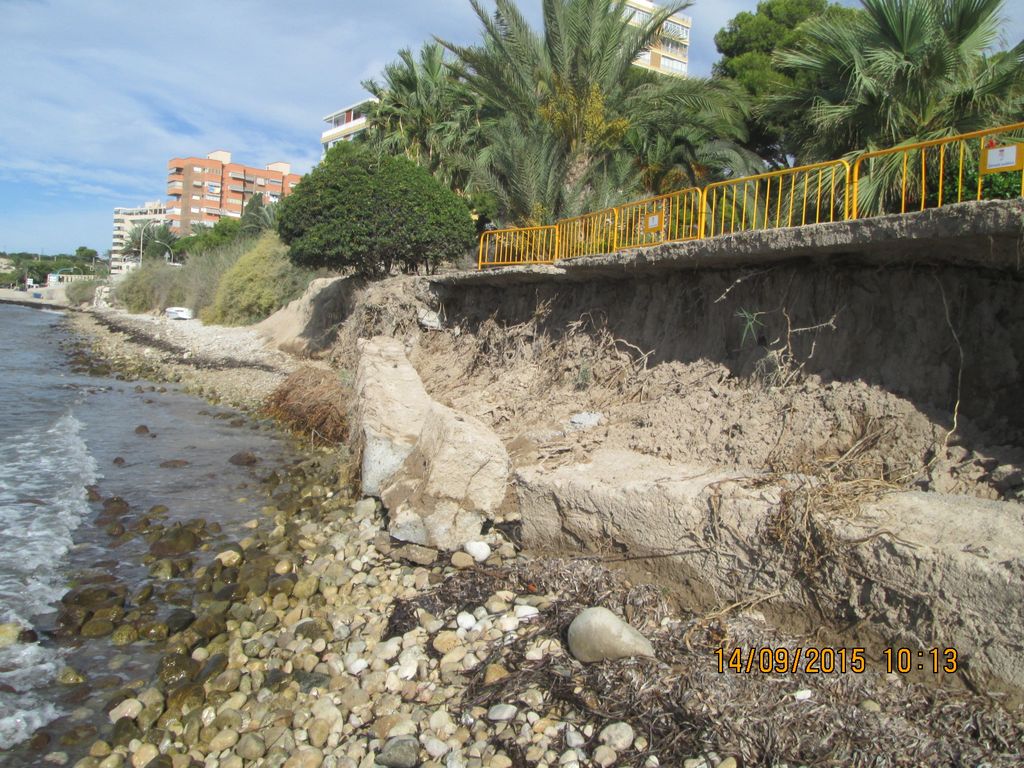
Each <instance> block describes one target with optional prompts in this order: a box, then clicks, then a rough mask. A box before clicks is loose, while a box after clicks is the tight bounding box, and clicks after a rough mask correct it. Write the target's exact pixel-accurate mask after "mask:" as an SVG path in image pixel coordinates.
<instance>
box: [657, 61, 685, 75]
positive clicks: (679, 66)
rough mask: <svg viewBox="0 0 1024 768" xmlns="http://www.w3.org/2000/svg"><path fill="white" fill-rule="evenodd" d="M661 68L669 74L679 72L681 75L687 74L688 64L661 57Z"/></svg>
mask: <svg viewBox="0 0 1024 768" xmlns="http://www.w3.org/2000/svg"><path fill="white" fill-rule="evenodd" d="M661 68H662V69H664V70H666V71H668V72H677V73H679V74H680V75H685V74H686V62H685V61H679V59H673V58H669V57H668V56H662V57H661Z"/></svg>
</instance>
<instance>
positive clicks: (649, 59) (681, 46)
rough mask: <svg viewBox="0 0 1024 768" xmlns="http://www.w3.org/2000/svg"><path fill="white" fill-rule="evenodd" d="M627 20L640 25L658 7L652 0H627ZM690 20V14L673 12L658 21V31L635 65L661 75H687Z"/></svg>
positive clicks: (658, 8) (658, 9)
mask: <svg viewBox="0 0 1024 768" xmlns="http://www.w3.org/2000/svg"><path fill="white" fill-rule="evenodd" d="M626 6H627V8H626V13H627V14H628V15H629V22H630V24H633V25H634V26H640V25H641V24H645V23H646V22H647V21H649V20H650V18H651V16H652V15H653V14H655V13H657V12H658V11H660V10H661V6H659V5H658V4H657V3H653V2H651V0H626ZM692 26H693V21H692V20H691V19H690V17H689V16H684V15H683V14H681V13H675V14H673V15H671V16H669V17H668V19H667V20H666V21H665V23H664V24H662V25H661V32H660V33H659V35H658V36H657V37H656V38H655V39H654V41H653V43H652V45H651V48H650V50H648V51H644V52H643V53H642V54H640V56H639V57H637V60H636V62H634V63H635V64H636V65H637V66H638V67H643V68H644V69H650V70H652V71H654V72H659V73H661V74H663V75H675V76H676V77H686V69H687V66H688V65H689V52H690V28H691V27H692Z"/></svg>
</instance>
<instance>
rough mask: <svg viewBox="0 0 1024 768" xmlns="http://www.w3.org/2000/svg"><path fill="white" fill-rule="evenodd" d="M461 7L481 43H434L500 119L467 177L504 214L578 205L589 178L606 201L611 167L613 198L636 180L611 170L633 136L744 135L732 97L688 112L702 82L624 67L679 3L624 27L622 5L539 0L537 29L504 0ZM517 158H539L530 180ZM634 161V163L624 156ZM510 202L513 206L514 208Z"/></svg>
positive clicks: (540, 214)
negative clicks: (468, 11)
mask: <svg viewBox="0 0 1024 768" xmlns="http://www.w3.org/2000/svg"><path fill="white" fill-rule="evenodd" d="M470 3H471V5H472V6H473V9H474V11H475V12H476V14H477V16H478V17H479V18H480V21H481V23H482V24H483V38H484V39H483V42H482V43H481V44H480V45H476V46H458V45H454V44H452V43H449V42H444V41H441V43H442V45H444V46H445V47H446V48H447V49H448V50H450V51H451V52H452V53H454V54H455V56H456V61H455V62H454V63H453V65H452V66H453V68H454V69H455V70H456V71H457V72H458V73H459V75H460V76H461V78H462V79H463V80H464V81H465V82H466V83H467V84H468V86H469V87H470V88H472V89H473V90H474V91H475V92H476V93H477V94H479V96H480V97H481V99H482V100H483V101H484V103H485V104H486V105H488V106H490V107H491V108H493V109H495V110H497V111H499V112H500V113H501V114H502V115H504V117H503V118H502V119H501V125H500V127H497V128H492V129H490V130H489V131H487V132H485V136H487V137H491V138H492V139H493V137H494V136H495V135H496V134H494V131H495V130H496V131H497V132H498V133H497V135H499V136H501V137H502V138H501V139H500V144H499V145H497V146H492V147H490V150H491V151H489V152H485V153H482V154H483V156H482V157H478V158H476V159H475V162H474V166H475V168H476V172H475V173H473V174H472V175H471V180H475V182H476V183H478V184H479V183H481V179H486V180H488V183H487V184H483V186H484V187H486V188H488V189H489V190H490V191H491V192H492V193H494V194H495V196H496V197H497V198H498V199H499V201H501V202H503V203H507V204H510V205H511V207H509V208H507V209H506V211H505V213H506V215H508V216H509V217H510V218H512V219H513V220H515V221H517V222H520V223H526V222H531V223H538V222H540V221H552V220H554V219H555V218H558V217H559V216H561V215H564V214H565V213H566V212H569V211H577V210H579V209H580V208H581V207H582V204H583V203H582V200H583V199H585V198H587V197H589V196H591V193H593V192H594V190H595V189H596V187H595V186H594V185H595V184H600V185H601V188H602V190H603V192H601V194H596V193H594V196H595V198H601V199H606V198H607V197H608V196H609V194H611V193H612V192H613V191H614V190H615V189H617V188H619V187H620V184H619V183H616V184H609V183H608V179H609V178H612V177H611V176H609V174H610V173H613V170H614V169H618V170H617V171H614V174H613V175H614V176H615V177H616V178H617V179H618V181H619V182H621V187H622V189H623V191H622V194H624V195H625V194H632V190H633V188H634V185H633V183H632V182H628V183H626V181H625V180H626V179H628V177H629V176H630V175H632V176H634V177H635V176H636V174H623V173H621V171H622V161H621V158H619V157H618V155H620V154H621V153H622V152H624V151H629V149H630V147H631V146H636V145H637V142H636V141H633V142H630V141H627V139H628V137H630V136H631V133H632V134H634V135H635V134H636V133H638V132H639V133H640V134H642V135H643V136H644V137H646V135H647V133H648V132H650V131H662V132H664V131H667V132H668V133H667V138H668V140H669V141H670V142H672V141H673V139H672V137H673V136H676V135H678V137H680V138H682V137H685V136H687V131H686V128H687V127H689V126H693V125H694V124H697V123H699V124H700V125H701V126H703V128H704V129H706V130H702V131H701V132H699V133H700V136H701V138H707V139H709V140H712V139H725V140H729V139H736V138H740V137H741V135H742V132H743V126H742V120H740V119H738V118H739V116H741V114H742V113H741V111H740V109H739V103H740V102H739V97H738V95H737V94H736V93H735V92H732V93H727V92H726V91H724V90H722V89H708V94H707V95H706V96H705V97H704V98H703V100H702V101H701V103H700V105H699V109H698V110H696V111H694V109H693V107H694V106H695V104H694V97H695V94H696V92H697V91H699V90H700V89H701V87H702V85H704V82H705V81H698V80H683V79H679V78H671V77H665V76H659V75H656V74H653V73H650V72H646V71H642V70H639V69H637V68H634V67H633V62H634V61H635V60H636V58H637V57H638V56H639V54H640V53H642V52H643V51H644V50H645V49H647V48H648V47H650V46H651V44H652V42H653V41H654V38H655V37H656V35H657V34H658V31H659V29H660V28H661V25H662V24H663V23H664V22H665V21H666V20H667V19H668V17H669V16H671V15H672V14H674V13H676V12H678V11H680V10H682V9H683V8H685V7H687V6H688V5H689V3H688V2H674V3H670V4H669V5H667V6H665V7H663V8H662V9H661V10H659V11H658V12H657V13H654V14H652V17H651V18H650V19H649V20H648V21H647V22H646V23H644V24H642V25H640V26H633V25H631V24H630V23H629V20H628V18H627V14H629V13H631V11H630V10H629V9H628V8H627V7H626V5H625V2H624V0H543V18H544V30H543V32H542V33H537V32H535V31H534V30H533V29H532V28H531V27H530V26H529V24H528V23H527V22H526V20H525V18H524V16H523V15H522V13H521V12H520V11H519V9H518V8H517V7H516V5H515V3H514V2H513V0H496V9H495V12H494V14H493V17H492V16H490V15H489V14H488V13H487V12H486V11H485V10H484V8H483V6H482V5H481V2H480V0H470ZM655 116H661V117H655ZM666 116H667V118H668V119H664V118H665V117H666ZM712 126H713V127H712ZM515 134H518V135H515ZM692 135H693V136H694V138H695V140H697V139H696V135H697V134H696V133H694V134H692ZM517 153H518V155H519V156H523V157H524V158H525V156H526V155H528V156H529V158H530V160H529V162H530V163H532V166H533V167H534V168H535V169H536V168H537V167H538V163H541V162H543V163H544V164H545V167H544V169H543V172H541V174H540V176H539V177H538V178H536V179H534V180H533V181H532V182H531V183H529V184H527V183H526V181H525V180H524V179H522V176H521V172H519V171H517V169H516V168H515V167H514V165H513V158H515V157H516V156H517ZM506 161H507V162H506ZM488 162H490V163H491V165H490V167H489V169H488V168H487V163H488ZM524 162H526V160H525V159H524ZM634 162H636V163H638V164H639V163H640V162H641V159H640V158H636V157H634ZM691 175H693V174H691ZM598 180H601V181H598ZM497 187H502V188H501V190H500V191H499V190H498V189H497ZM627 188H628V189H629V191H627ZM531 197H532V198H533V202H529V203H528V200H530V199H531ZM513 200H518V201H519V202H517V203H515V204H514V205H512V201H513ZM614 202H621V198H620V200H617V201H614Z"/></svg>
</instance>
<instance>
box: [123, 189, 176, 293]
mask: <svg viewBox="0 0 1024 768" xmlns="http://www.w3.org/2000/svg"><path fill="white" fill-rule="evenodd" d="M146 221H155V222H158V225H159V224H160V223H163V222H165V221H167V208H166V207H165V206H164V204H163V201H161V200H153V201H150V202H146V203H143V204H142V205H140V206H138V207H137V208H115V209H114V238H113V244H112V245H111V247H110V274H112V275H120V274H124V273H125V272H128V271H129V270H131V269H132V268H133V267H135V266H137V262H136V261H135V259H134V258H133V257H127V258H126V257H125V254H124V251H123V248H124V244H125V242H126V241H127V240H128V233H129V232H131V230H132V228H133V227H134V226H135V225H136V224H141V223H143V222H146ZM158 225H157V226H158ZM152 228H155V227H152Z"/></svg>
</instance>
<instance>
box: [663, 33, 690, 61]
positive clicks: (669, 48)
mask: <svg viewBox="0 0 1024 768" xmlns="http://www.w3.org/2000/svg"><path fill="white" fill-rule="evenodd" d="M661 49H662V50H663V51H665V52H666V53H671V54H673V55H675V56H678V57H680V58H682V57H684V56H686V44H685V43H677V42H676V41H675V40H669V39H668V38H662V40H661Z"/></svg>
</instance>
